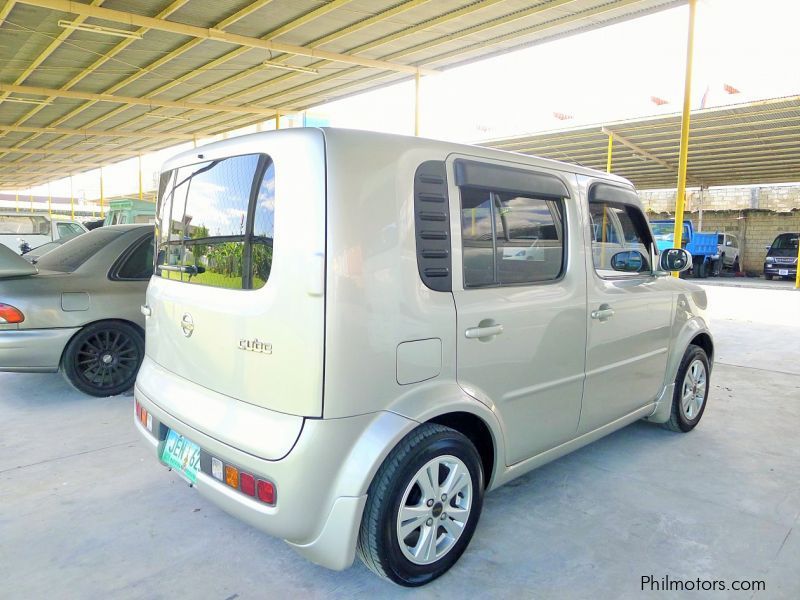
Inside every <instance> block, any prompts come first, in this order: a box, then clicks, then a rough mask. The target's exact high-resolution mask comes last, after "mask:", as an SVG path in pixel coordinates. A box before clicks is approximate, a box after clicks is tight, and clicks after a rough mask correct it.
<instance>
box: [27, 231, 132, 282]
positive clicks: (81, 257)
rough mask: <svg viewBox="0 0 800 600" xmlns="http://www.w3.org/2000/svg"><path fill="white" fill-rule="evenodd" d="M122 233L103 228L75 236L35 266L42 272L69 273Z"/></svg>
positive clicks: (46, 255)
mask: <svg viewBox="0 0 800 600" xmlns="http://www.w3.org/2000/svg"><path fill="white" fill-rule="evenodd" d="M123 233H125V230H124V229H122V230H119V229H104V228H103V229H95V230H94V231H90V232H89V233H87V234H85V235H79V236H76V237H74V238H72V239H71V240H69V241H68V242H65V243H64V244H63V245H61V246H59V247H58V248H56V249H55V250H51V251H50V252H48V253H47V254H45V255H44V256H42V258H40V259H39V262H37V263H36V266H37V267H39V269H40V270H44V271H61V272H62V273H71V272H73V271H74V270H75V269H77V268H78V267H80V266H81V265H82V264H83V263H85V262H86V261H87V260H89V259H90V258H91V257H92V256H94V255H95V254H96V253H97V252H99V251H100V250H101V249H102V248H104V247H105V246H107V245H108V244H110V243H111V242H113V241H114V240H115V239H117V238H118V237H119V236H120V235H122V234H123Z"/></svg>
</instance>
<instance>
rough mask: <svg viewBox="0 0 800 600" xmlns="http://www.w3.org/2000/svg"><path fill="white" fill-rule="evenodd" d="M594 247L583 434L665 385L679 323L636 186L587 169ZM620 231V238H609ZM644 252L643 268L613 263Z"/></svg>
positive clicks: (639, 403) (639, 404) (644, 400)
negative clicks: (656, 267) (621, 255)
mask: <svg viewBox="0 0 800 600" xmlns="http://www.w3.org/2000/svg"><path fill="white" fill-rule="evenodd" d="M579 179H580V181H581V183H582V186H581V188H582V192H583V195H584V196H588V204H585V205H584V206H585V207H586V208H587V210H588V214H589V227H588V232H587V235H588V237H589V243H590V245H591V247H592V253H591V255H589V256H587V263H586V269H587V271H588V274H587V284H588V299H589V310H588V314H587V325H588V340H587V347H586V383H585V387H584V392H583V408H582V411H581V425H580V431H581V433H585V432H587V431H591V430H593V429H596V428H597V427H601V426H602V425H605V424H607V423H610V422H611V421H613V420H615V419H618V418H620V417H622V416H624V415H626V414H628V413H630V412H632V411H634V410H636V409H638V408H641V407H643V406H645V405H646V404H647V403H649V402H652V401H653V400H655V398H656V397H657V396H658V394H659V393H660V392H661V389H662V387H663V383H664V374H665V371H666V364H667V354H668V349H669V342H670V324H671V322H672V304H673V292H672V289H671V285H670V282H669V281H665V278H663V277H656V276H654V275H653V271H652V265H653V261H654V260H655V256H656V250H655V243H654V241H653V239H652V235H651V233H650V228H649V226H648V224H647V220H646V218H645V216H644V213H643V212H642V210H641V205H640V203H639V201H638V198H637V196H636V194H635V193H634V192H633V190H631V189H630V188H626V187H622V186H617V185H611V184H609V183H606V182H601V181H594V180H592V179H590V178H588V177H585V176H579ZM611 238H613V242H610V241H609V240H610V239H611ZM631 250H634V251H638V252H641V254H642V255H643V257H644V260H643V263H642V266H641V269H640V270H639V271H638V272H621V271H618V270H615V269H614V267H613V266H612V264H613V257H614V254H615V253H617V252H627V251H631Z"/></svg>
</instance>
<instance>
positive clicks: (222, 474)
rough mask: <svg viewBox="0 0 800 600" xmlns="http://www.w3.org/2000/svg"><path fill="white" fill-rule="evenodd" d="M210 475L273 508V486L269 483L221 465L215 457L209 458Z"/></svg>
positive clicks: (274, 494) (234, 468)
mask: <svg viewBox="0 0 800 600" xmlns="http://www.w3.org/2000/svg"><path fill="white" fill-rule="evenodd" d="M206 468H207V467H206ZM211 475H212V476H213V477H214V478H215V479H218V480H220V481H223V482H225V484H226V485H228V486H229V487H232V488H233V489H235V490H238V491H239V492H241V493H242V494H245V495H247V496H250V497H251V498H257V499H258V500H260V501H261V502H264V503H265V504H269V505H270V506H275V498H276V493H275V484H274V483H272V482H271V481H267V480H265V479H257V478H256V477H255V476H254V475H252V474H250V473H247V472H246V471H240V470H239V469H238V468H236V467H234V466H233V465H228V464H225V463H223V462H222V461H221V460H220V459H218V458H217V457H216V456H212V457H211Z"/></svg>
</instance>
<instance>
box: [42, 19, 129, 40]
mask: <svg viewBox="0 0 800 600" xmlns="http://www.w3.org/2000/svg"><path fill="white" fill-rule="evenodd" d="M58 26H59V27H61V28H62V29H74V30H77V31H88V32H90V33H102V34H104V35H113V36H115V37H122V38H130V39H133V40H140V39H142V34H141V33H136V32H135V31H128V30H127V29H117V28H116V27H106V26H105V25H90V24H88V23H73V22H72V21H64V20H63V19H62V20H61V21H59V22H58Z"/></svg>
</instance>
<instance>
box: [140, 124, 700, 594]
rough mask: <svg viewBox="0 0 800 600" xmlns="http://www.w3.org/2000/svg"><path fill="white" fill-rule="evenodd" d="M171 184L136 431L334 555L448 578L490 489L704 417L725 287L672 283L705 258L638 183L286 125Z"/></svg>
mask: <svg viewBox="0 0 800 600" xmlns="http://www.w3.org/2000/svg"><path fill="white" fill-rule="evenodd" d="M160 189H161V198H160V200H159V207H158V214H157V224H156V248H157V257H156V268H155V273H154V276H153V279H152V280H151V282H150V285H149V287H148V291H147V303H146V305H145V306H143V307H142V311H143V313H144V314H145V315H146V337H147V344H146V349H145V358H144V361H143V363H142V367H141V370H140V371H139V375H138V377H137V381H136V386H135V391H134V394H135V422H136V426H137V428H138V430H139V432H140V433H141V434H142V436H143V439H144V440H146V442H147V444H148V445H149V446H150V448H151V449H152V452H153V455H154V456H155V457H158V459H159V460H160V461H161V462H162V463H163V464H165V465H166V466H169V467H170V468H172V469H174V470H175V471H176V472H178V473H179V474H180V475H181V476H182V477H184V478H185V479H186V480H187V481H189V482H191V483H192V484H193V485H194V486H195V487H196V489H197V491H198V492H199V493H200V494H201V495H202V496H204V497H206V498H207V499H208V500H210V501H211V502H214V503H216V504H217V505H219V506H221V507H222V508H223V509H225V510H227V511H228V512H230V513H231V514H233V515H235V516H237V517H239V518H240V519H243V520H245V521H246V522H248V523H250V524H252V525H253V526H255V527H258V528H260V529H262V530H263V531H265V532H268V533H269V534H271V535H274V536H278V537H280V538H283V539H285V540H286V541H287V542H288V543H289V544H290V545H291V546H292V547H293V548H294V549H295V550H297V551H298V552H299V553H300V554H302V555H303V556H305V557H307V558H308V559H310V560H312V561H314V562H316V563H319V564H321V565H324V566H326V567H329V568H332V569H344V568H346V567H348V566H349V565H350V564H351V563H352V561H353V559H354V557H355V555H356V553H358V555H359V556H360V558H361V559H362V560H363V562H364V563H365V564H366V565H367V566H368V567H369V568H370V569H372V570H373V571H374V572H375V573H377V574H378V575H380V576H383V577H387V578H389V579H391V580H392V581H394V582H396V583H399V584H401V585H407V586H415V585H422V584H425V583H427V582H429V581H431V580H432V579H434V578H436V577H438V576H439V575H441V574H442V573H444V572H445V571H447V569H449V568H450V567H451V566H452V565H453V564H454V563H455V562H456V561H457V560H458V558H459V556H460V555H461V554H462V552H464V550H465V549H466V547H467V545H468V544H469V541H470V539H471V538H472V536H473V533H474V532H475V528H476V525H477V523H478V518H479V516H480V513H481V508H482V504H483V496H484V492H485V491H489V490H492V489H494V488H497V487H499V486H501V485H503V484H504V483H507V482H509V481H511V480H512V479H514V478H515V477H518V476H520V475H522V474H524V473H526V472H528V471H530V470H531V469H534V468H536V467H538V466H540V465H543V464H545V463H547V462H548V461H551V460H554V459H556V458H558V457H560V456H562V455H564V454H566V453H568V452H570V451H572V450H575V449H576V448H579V447H581V446H583V445H585V444H588V443H590V442H592V441H593V440H596V439H598V438H600V437H602V436H604V435H607V434H609V433H611V432H613V431H615V430H617V429H619V428H621V427H624V426H625V425H627V424H629V423H633V422H634V421H637V420H639V419H649V420H651V421H654V422H656V423H662V424H665V425H666V426H667V427H668V428H669V429H672V430H674V431H679V432H687V431H690V430H692V429H693V428H694V427H695V426H696V425H697V424H698V422H699V421H700V418H701V417H702V415H703V411H704V410H705V407H706V399H707V397H708V391H709V387H710V386H709V376H710V372H711V365H712V361H713V356H714V348H713V341H712V338H711V334H710V332H709V329H708V325H707V322H706V318H705V309H706V304H707V300H706V294H705V292H704V291H703V290H702V289H701V288H700V287H698V286H695V285H694V284H692V283H690V282H687V281H684V280H680V279H677V278H674V277H670V276H669V275H670V274H669V272H668V271H680V270H684V269H687V268H689V267H691V257H690V256H689V255H688V253H687V252H686V251H685V250H683V249H667V250H665V251H664V252H663V253H661V254H660V255H659V253H658V251H657V249H656V245H655V242H654V240H653V236H652V234H651V231H650V228H649V226H648V222H647V219H646V218H645V215H644V212H643V210H642V205H641V203H640V202H639V199H638V197H637V195H636V192H635V191H634V189H633V187H632V185H631V184H630V183H629V182H628V181H626V180H624V179H621V178H619V177H616V176H613V175H609V174H607V173H601V172H598V171H593V170H589V169H585V168H582V167H577V166H574V165H568V164H564V163H558V162H554V161H550V160H543V159H539V158H535V157H530V156H522V155H519V154H513V153H506V152H501V151H498V150H493V149H487V148H478V147H471V146H464V145H457V144H451V143H445V142H439V141H431V140H425V139H419V138H410V137H401V136H390V135H383V134H375V133H367V132H356V131H346V130H335V129H287V130H282V131H276V132H269V133H258V134H253V135H250V136H242V137H237V138H234V139H230V140H225V141H222V142H218V143H215V144H211V145H208V146H205V147H202V148H197V149H195V150H191V151H189V152H185V153H183V154H181V155H179V156H177V157H176V158H174V159H172V160H170V161H168V162H167V163H166V164H165V166H164V171H163V173H162V176H161V185H160ZM609 223H611V224H613V232H612V231H609V232H605V229H604V227H603V224H605V225H606V227H609ZM176 227H177V228H178V229H180V230H181V231H179V232H178V233H177V234H176V232H175V228H176ZM612 235H613V236H615V237H614V239H611V236H612ZM190 251H191V256H190V255H189V252H190ZM665 452H666V453H669V452H671V450H670V449H669V448H667V447H665ZM664 460H665V462H669V460H670V459H669V457H668V456H667V455H665V459H664ZM264 559H265V560H268V559H269V558H268V557H265V558H264Z"/></svg>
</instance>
